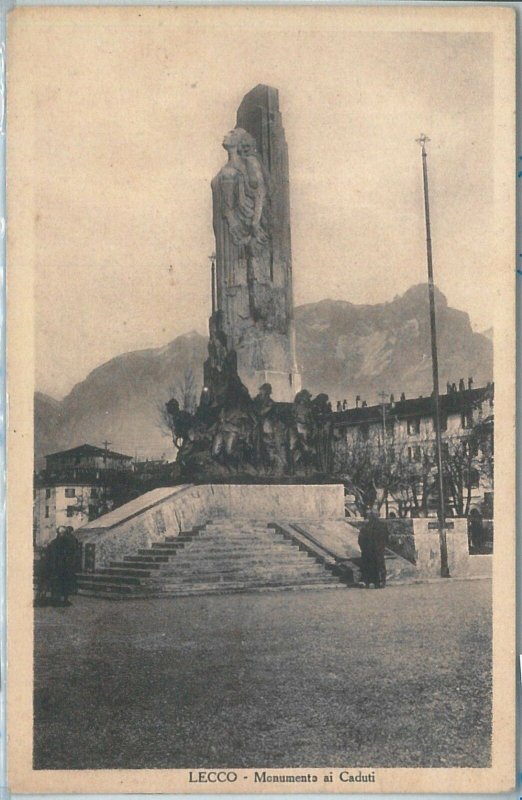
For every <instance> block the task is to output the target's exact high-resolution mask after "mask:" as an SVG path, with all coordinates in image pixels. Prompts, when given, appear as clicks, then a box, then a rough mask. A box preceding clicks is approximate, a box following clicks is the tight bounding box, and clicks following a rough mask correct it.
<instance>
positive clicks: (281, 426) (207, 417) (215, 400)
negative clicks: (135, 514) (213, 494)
mask: <svg viewBox="0 0 522 800" xmlns="http://www.w3.org/2000/svg"><path fill="white" fill-rule="evenodd" d="M208 353H209V355H208V358H207V360H206V362H205V364H204V386H203V390H202V392H201V398H200V402H199V405H198V408H197V411H196V412H195V414H190V413H188V412H187V411H185V410H183V409H181V408H180V405H179V402H178V401H177V400H176V399H175V398H173V399H171V400H169V402H168V403H167V412H168V415H169V418H170V424H171V428H172V433H173V439H174V443H175V445H176V447H177V448H178V456H177V463H178V464H179V466H180V468H181V472H182V474H183V475H185V476H186V477H187V478H188V477H190V478H191V479H198V478H216V477H227V476H230V475H246V476H248V475H250V476H253V475H258V476H282V475H288V476H296V475H298V476H312V475H317V474H327V473H328V472H329V471H330V467H331V465H330V454H331V451H332V447H331V438H332V409H331V406H330V403H329V401H328V396H327V395H325V394H319V395H317V397H315V398H313V399H312V396H311V394H310V393H309V392H308V391H307V390H306V389H303V390H301V391H300V392H298V393H297V394H296V396H295V398H294V401H293V403H278V402H276V401H274V400H273V398H272V387H271V385H270V384H269V383H265V384H263V385H262V386H260V387H259V391H258V393H257V395H256V396H255V397H254V398H253V399H252V398H251V397H250V394H249V392H248V390H247V389H246V387H245V386H244V385H243V383H242V382H241V379H240V377H239V375H238V372H237V358H236V353H235V351H234V350H229V349H228V348H227V346H226V342H225V341H224V336H223V333H222V332H221V330H220V327H219V312H217V314H215V315H213V317H212V318H211V325H210V338H209V344H208Z"/></svg>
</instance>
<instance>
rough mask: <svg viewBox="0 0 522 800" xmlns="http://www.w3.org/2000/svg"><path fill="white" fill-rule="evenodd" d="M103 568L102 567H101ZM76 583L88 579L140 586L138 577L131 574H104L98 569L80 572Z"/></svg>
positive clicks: (94, 581)
mask: <svg viewBox="0 0 522 800" xmlns="http://www.w3.org/2000/svg"><path fill="white" fill-rule="evenodd" d="M101 569H103V567H102V568H101ZM77 580H78V583H81V582H82V581H90V582H93V583H107V582H108V583H114V584H122V585H127V586H140V584H141V580H140V578H138V577H136V576H132V575H129V576H127V575H113V574H105V573H102V572H100V571H97V572H81V573H80V574H79V575H78V576H77Z"/></svg>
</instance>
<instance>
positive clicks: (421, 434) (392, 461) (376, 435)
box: [333, 380, 494, 517]
mask: <svg viewBox="0 0 522 800" xmlns="http://www.w3.org/2000/svg"><path fill="white" fill-rule="evenodd" d="M493 397H494V387H493V384H488V385H487V386H485V387H482V388H477V389H474V388H473V386H472V381H471V380H469V381H468V387H467V388H466V387H465V385H464V381H463V380H461V381H460V382H459V385H458V387H457V386H456V385H455V384H452V385H449V384H448V386H447V393H446V394H443V395H441V396H440V402H439V406H440V417H441V433H442V441H443V446H442V455H443V464H444V470H443V472H444V494H445V509H446V514H447V515H454V516H467V515H468V514H469V512H470V511H471V509H473V508H476V509H477V510H479V511H481V513H483V514H484V516H487V517H491V515H492V510H493V509H492V506H493ZM333 417H334V424H333V441H334V471H335V472H336V473H337V474H339V475H341V476H343V477H344V476H345V477H346V482H347V485H348V486H350V489H351V492H352V496H353V503H354V505H355V506H357V505H358V506H360V507H364V506H368V505H374V504H377V505H378V506H380V507H381V511H382V513H387V514H391V515H395V516H401V517H403V516H420V515H425V514H435V513H436V509H437V506H438V489H437V480H436V436H435V427H434V421H433V417H434V414H433V402H432V398H431V397H417V398H411V399H406V397H405V395H404V394H403V395H401V397H400V399H399V400H397V401H396V400H395V398H394V397H393V395H392V396H390V397H389V398H387V399H386V400H385V401H383V402H382V403H380V404H378V405H373V406H368V405H367V404H366V403H362V404H361V403H360V401H358V402H357V405H356V407H355V408H351V409H347V410H346V411H339V412H337V413H335V414H334V415H333Z"/></svg>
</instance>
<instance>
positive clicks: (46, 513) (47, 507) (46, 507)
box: [45, 506, 49, 519]
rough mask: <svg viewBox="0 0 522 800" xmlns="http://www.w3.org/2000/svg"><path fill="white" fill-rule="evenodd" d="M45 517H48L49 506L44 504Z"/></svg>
mask: <svg viewBox="0 0 522 800" xmlns="http://www.w3.org/2000/svg"><path fill="white" fill-rule="evenodd" d="M45 519H49V506H45Z"/></svg>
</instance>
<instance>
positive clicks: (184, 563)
mask: <svg viewBox="0 0 522 800" xmlns="http://www.w3.org/2000/svg"><path fill="white" fill-rule="evenodd" d="M191 555H192V554H191ZM314 561H315V559H314V558H313V557H310V558H309V557H308V556H306V555H305V554H304V553H300V552H299V551H298V552H296V553H294V552H292V550H289V551H288V552H287V553H284V554H278V555H277V556H276V557H273V556H271V555H270V554H267V553H262V554H261V555H259V556H258V555H257V554H256V553H251V554H249V555H245V554H238V553H233V552H231V553H223V555H222V556H221V557H218V556H216V555H215V556H207V555H206V554H205V553H198V554H195V555H194V557H190V556H189V555H188V554H187V556H185V557H184V558H183V560H181V559H180V560H179V561H172V563H171V564H169V565H165V567H164V569H165V568H167V567H170V568H172V569H183V568H184V567H194V566H195V567H199V566H203V565H204V564H212V565H213V566H214V567H215V569H220V568H221V567H224V566H226V565H227V564H230V565H234V564H246V565H247V566H248V567H253V566H254V565H255V564H261V565H263V564H280V563H286V564H291V565H293V566H295V565H299V564H309V563H312V564H313V563H314Z"/></svg>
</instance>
